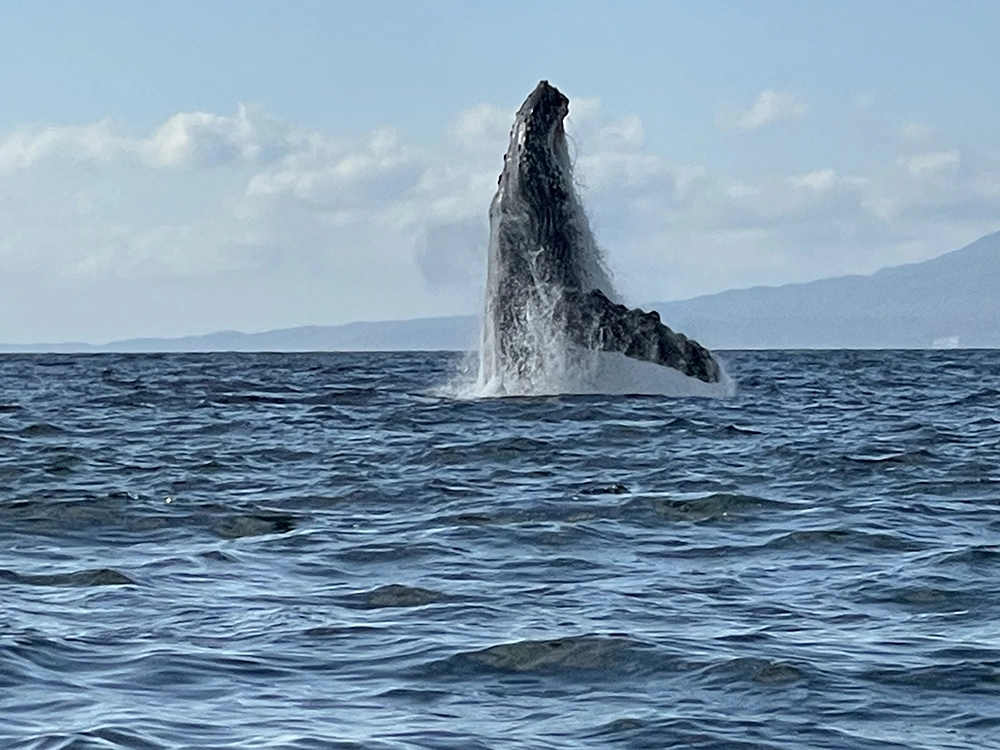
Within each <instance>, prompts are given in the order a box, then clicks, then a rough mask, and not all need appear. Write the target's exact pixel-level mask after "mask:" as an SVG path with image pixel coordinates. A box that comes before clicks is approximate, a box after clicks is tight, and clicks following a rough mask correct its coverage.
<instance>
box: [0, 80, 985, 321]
mask: <svg viewBox="0 0 1000 750" xmlns="http://www.w3.org/2000/svg"><path fill="white" fill-rule="evenodd" d="M764 93H767V92H764ZM771 93H774V92H771ZM762 96H763V95H762ZM760 101H761V100H760V99H758V104H760ZM775 102H776V100H775V99H774V98H773V97H771V98H767V97H765V105H762V107H761V108H758V106H757V105H755V106H754V109H753V110H751V111H750V112H744V113H741V114H740V119H742V118H748V117H750V118H751V119H750V120H747V122H748V123H750V122H753V123H763V122H764V121H765V120H767V121H774V120H773V119H768V118H773V117H775V116H777V115H776V114H775V113H780V112H785V113H786V114H785V115H784V116H790V115H788V113H789V112H793V113H794V112H795V111H796V106H798V105H801V103H798V105H796V104H795V103H796V102H798V100H793V103H792V104H791V105H790V104H789V103H788V101H785V102H784V103H783V104H782V103H781V100H778V103H777V104H776V103H775ZM801 106H804V105H801ZM572 111H573V113H574V117H573V118H572V119H571V121H569V122H568V125H567V127H568V129H569V131H570V135H571V138H572V140H573V144H574V146H573V151H574V152H575V153H576V154H577V159H576V170H577V171H576V174H577V177H578V179H579V181H580V184H581V186H582V197H583V200H584V203H585V206H586V208H587V211H588V214H589V216H590V218H591V221H592V224H593V226H594V228H595V231H596V233H597V238H598V241H599V242H600V243H601V244H602V245H603V246H604V247H606V248H607V250H608V255H609V259H610V261H611V264H612V266H613V268H614V270H615V272H616V278H617V279H618V280H619V282H620V283H621V285H622V286H623V287H624V291H625V292H626V299H631V300H632V301H634V302H639V301H644V300H653V299H665V298H670V297H677V296H691V295H695V294H699V293H706V292H711V291H716V290H719V289H722V288H726V287H729V286H746V285H751V284H759V283H783V282H786V281H793V280H804V279H808V278H816V277H819V276H823V275H832V274H838V273H849V272H865V271H871V270H874V269H875V268H877V267H879V266H882V265H885V264H887V263H890V262H903V261H908V260H920V259H922V258H923V257H927V256H928V255H930V254H933V253H934V252H942V251H944V250H947V249H951V248H953V247H957V246H959V245H960V244H961V243H962V242H964V241H967V240H968V239H972V238H974V237H975V236H976V235H977V234H982V233H985V232H986V231H989V230H991V229H996V228H998V226H997V224H998V221H997V219H996V217H997V216H1000V155H998V154H995V153H990V152H971V151H968V150H963V151H961V152H960V151H958V150H940V151H927V152H926V153H923V152H920V153H909V154H902V155H900V154H897V153H886V154H884V156H883V157H882V159H881V161H879V162H875V163H872V164H869V165H868V168H867V169H866V170H864V172H863V173H857V172H854V171H853V170H852V171H851V172H848V173H845V172H844V171H843V170H841V169H838V165H837V164H818V165H815V166H814V167H813V168H809V169H802V170H799V171H795V172H792V173H785V174H782V173H767V172H764V173H760V172H753V171H745V172H743V173H737V174H724V173H719V172H717V171H713V170H710V169H708V168H706V167H705V166H703V165H698V164H677V163H673V162H672V161H671V159H670V155H669V154H666V153H657V152H655V151H653V150H651V149H650V147H649V146H648V145H647V137H646V136H647V133H646V127H645V125H644V123H643V122H642V120H641V119H640V118H639V117H638V116H636V115H632V114H626V115H622V116H618V117H614V116H612V115H611V114H610V113H608V112H607V111H605V109H604V108H603V107H602V106H601V105H600V102H599V101H597V100H587V99H579V98H574V100H573V104H572ZM755 111H756V114H754V112H755ZM505 112H506V110H504V109H502V108H498V107H494V106H491V105H479V106H477V107H474V108H472V109H470V110H468V111H466V112H462V113H459V115H458V116H457V117H456V118H455V119H454V121H453V122H452V124H451V125H450V126H449V127H448V130H447V132H446V135H447V136H448V137H450V139H451V140H449V141H446V145H445V146H444V147H442V148H429V147H424V146H419V145H417V144H413V143H411V142H409V141H408V139H407V138H406V137H405V135H404V134H403V133H401V132H400V131H398V130H396V129H393V128H391V127H383V128H377V129H374V130H372V131H371V133H369V134H368V136H366V137H364V138H361V139H355V140H353V141H352V140H350V139H346V138H342V137H340V136H339V135H338V134H331V133H325V132H318V131H315V130H308V129H303V128H298V127H295V126H293V125H291V124H288V123H285V122H282V121H280V120H279V119H277V118H274V117H270V116H268V115H266V114H264V113H262V112H260V111H258V110H255V109H253V108H240V110H239V111H238V112H237V113H236V114H235V115H220V114H212V113H191V112H187V113H179V114H177V115H174V116H173V117H171V118H169V119H168V120H167V121H166V122H164V123H162V124H161V125H160V126H158V127H156V128H154V129H153V130H152V132H151V133H149V134H148V135H146V136H143V137H136V136H134V135H131V134H130V133H128V132H127V131H126V130H125V129H124V128H123V127H122V126H121V125H119V124H115V123H113V122H111V121H100V122H97V123H93V124H90V125H82V126H52V127H47V128H36V129H29V128H21V129H18V130H15V131H14V132H12V133H9V134H8V135H6V136H5V137H3V138H0V191H2V192H3V195H4V197H5V200H4V201H3V202H0V227H2V229H0V300H3V299H6V300H7V301H6V302H0V310H7V312H6V313H4V315H5V317H4V318H2V319H0V321H2V320H7V321H11V322H9V323H6V324H3V325H0V340H7V341H12V340H17V339H19V338H20V339H21V340H24V339H27V338H34V339H39V338H49V339H52V338H63V339H65V338H71V337H74V336H75V337H82V338H90V339H94V338H114V337H120V336H126V335H164V334H183V333H190V332H194V331H197V330H206V329H218V328H224V327H236V328H244V329H252V328H267V327H278V326H282V325H297V324H304V323H335V322H343V321H346V320H351V319H365V318H367V319H374V318H390V317H416V316H425V315H434V314H451V313H458V312H466V311H474V310H476V309H477V308H478V300H479V296H478V295H480V294H481V292H480V289H481V286H482V283H483V274H484V271H483V263H484V259H485V243H486V240H487V227H486V223H487V222H486V214H487V208H488V205H489V201H490V198H491V196H492V194H493V192H494V191H495V189H496V180H497V174H498V173H499V170H500V168H501V166H502V154H503V151H504V150H505V148H506V139H507V134H508V130H509V127H510V122H509V121H510V120H511V119H512V116H513V115H512V112H510V113H506V114H505ZM751 115H753V117H751ZM115 285H117V286H115ZM112 288H113V289H115V290H117V291H115V292H114V294H118V295H125V296H128V298H129V299H133V302H132V303H130V304H132V307H131V308H130V311H129V314H128V315H122V314H121V313H120V310H118V311H117V312H116V309H115V308H114V305H115V304H117V303H115V302H114V294H112V293H111V292H109V291H108V290H109V289H112ZM23 289H31V290H33V295H34V296H33V297H32V298H30V299H29V297H28V296H25V295H24V294H22V291H21V290H23ZM68 290H70V291H72V290H76V291H74V292H72V293H73V294H77V295H78V297H79V299H80V300H84V299H86V300H87V301H86V302H84V301H78V302H77V303H75V304H77V306H78V308H79V309H81V310H89V311H90V312H87V313H86V314H83V313H81V314H79V315H74V316H72V318H73V319H72V320H67V315H66V314H65V313H64V314H62V317H61V318H60V317H58V316H57V315H56V313H57V312H58V311H59V310H60V309H61V307H60V306H61V305H63V301H64V300H65V299H69V296H72V295H71V294H70V291H68ZM137 290H139V291H137ZM140 291H142V294H140ZM168 292H169V294H168ZM19 295H20V296H19ZM45 295H49V296H48V297H46V296H45ZM67 295H69V296H67ZM81 295H82V296H81ZM87 295H90V296H87ZM130 295H131V296H130ZM136 295H138V296H136ZM143 295H145V297H144V296H143ZM157 295H161V296H159V297H158V296H157ZM164 295H165V296H164ZM171 295H173V297H171ZM21 298H24V300H25V301H24V303H23V304H24V305H29V304H30V305H35V306H43V307H46V308H47V309H52V310H53V311H54V312H53V314H52V320H51V321H50V322H49V323H45V325H49V326H50V329H43V328H41V327H39V326H42V325H43V322H44V320H45V319H44V318H43V317H39V316H30V315H27V313H24V312H23V311H22V312H18V310H19V309H20V308H16V309H15V308H13V307H10V306H11V305H14V304H15V303H14V302H12V301H10V300H16V299H21ZM146 298H148V299H153V298H155V299H161V300H162V299H167V300H169V299H172V298H176V303H158V304H156V305H153V304H151V303H150V304H146V303H144V302H143V299H146ZM67 304H68V303H67ZM2 305H7V307H2ZM8 308H9V309H8ZM25 309H27V308H25ZM102 311H103V312H102ZM102 315H103V317H101V316H102ZM88 316H89V317H88ZM98 319H100V320H103V322H95V321H98ZM25 321H30V325H34V326H36V328H32V329H29V327H27V326H28V325H29V324H28V323H26V322H25ZM88 321H90V322H89V323H88ZM4 325H6V328H5V327H4ZM74 325H75V326H78V327H77V328H73V327H72V326H74ZM88 325H89V326H91V327H90V328H87V326H88ZM58 326H63V328H58ZM46 330H50V332H49V333H46Z"/></svg>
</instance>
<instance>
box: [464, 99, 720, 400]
mask: <svg viewBox="0 0 1000 750" xmlns="http://www.w3.org/2000/svg"><path fill="white" fill-rule="evenodd" d="M568 113H569V99H567V97H566V96H564V95H563V94H562V93H561V92H560V91H559V90H558V89H557V88H555V87H554V86H552V85H550V84H549V82H548V81H541V82H540V83H539V84H538V85H537V86H536V87H535V89H534V90H533V91H532V92H531V94H529V95H528V98H527V99H525V101H524V103H523V104H522V105H521V107H520V109H518V110H517V114H516V116H515V118H514V124H513V126H512V127H511V131H510V144H509V147H508V149H507V152H506V154H505V155H504V163H503V170H502V171H501V173H500V177H499V179H498V181H497V190H496V194H495V195H494V197H493V200H492V202H491V203H490V209H489V220H490V239H489V255H488V264H487V279H486V295H485V297H486V299H485V311H484V316H483V326H482V340H481V343H480V363H479V364H480V370H479V381H480V384H481V385H483V386H487V385H488V384H491V386H492V388H493V389H494V390H496V391H499V392H501V393H502V392H514V393H518V392H530V391H531V390H532V388H533V385H535V384H537V383H539V382H542V381H546V382H551V380H552V376H553V371H555V370H558V371H559V373H560V374H561V376H563V377H565V376H567V375H572V374H573V372H572V371H573V370H575V369H581V368H583V369H586V368H587V367H588V366H589V367H591V369H592V365H588V363H592V362H593V361H594V357H593V356H592V355H594V354H595V353H607V354H611V355H616V356H618V357H619V360H620V361H623V362H624V361H629V362H640V363H645V364H646V365H648V366H655V367H656V368H669V369H671V370H673V371H676V373H680V374H681V375H683V376H684V377H685V378H691V379H695V380H697V381H701V382H702V383H706V384H713V383H718V382H719V381H720V379H722V378H723V377H724V374H723V372H722V369H721V367H720V365H719V363H718V362H717V361H716V359H715V358H714V357H713V356H712V354H711V353H710V352H709V351H708V350H707V349H706V348H705V347H703V346H701V345H700V344H699V343H698V342H696V341H694V340H692V339H689V338H687V337H686V336H684V335H683V334H681V333H677V332H674V331H673V330H671V329H670V328H669V327H668V326H666V325H665V324H664V323H663V322H662V321H661V320H660V316H659V314H658V313H657V312H656V311H650V312H646V311H643V310H641V309H637V308H629V307H628V306H626V305H624V304H622V303H621V302H620V301H619V300H618V298H617V293H616V292H615V289H614V286H613V284H612V281H611V275H610V273H609V272H608V270H607V267H606V264H605V262H604V260H603V255H602V252H601V250H600V248H599V246H598V245H597V242H596V241H595V239H594V236H593V233H592V232H591V230H590V227H589V222H588V220H587V215H586V212H585V211H584V208H583V205H582V203H581V201H580V198H579V196H578V194H577V192H576V190H575V186H574V180H573V169H572V161H571V159H570V155H569V149H568V146H567V140H566V133H565V130H564V122H563V121H564V119H565V117H566V115H567V114H568ZM622 358H624V359H622Z"/></svg>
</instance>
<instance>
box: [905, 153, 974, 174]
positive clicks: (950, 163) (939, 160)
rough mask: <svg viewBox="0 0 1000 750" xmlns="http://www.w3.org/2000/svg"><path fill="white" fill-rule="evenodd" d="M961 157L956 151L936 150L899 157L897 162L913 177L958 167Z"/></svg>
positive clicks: (952, 169)
mask: <svg viewBox="0 0 1000 750" xmlns="http://www.w3.org/2000/svg"><path fill="white" fill-rule="evenodd" d="M961 162H962V159H961V155H960V154H959V152H958V151H937V152H934V153H929V154H915V155H913V156H907V157H900V158H899V164H900V166H902V167H904V168H905V169H906V171H907V172H909V173H910V174H911V175H913V176H914V177H920V176H921V175H928V174H935V173H940V172H950V171H954V170H956V169H958V167H959V165H960V164H961Z"/></svg>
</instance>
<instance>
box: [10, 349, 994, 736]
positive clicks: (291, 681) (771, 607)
mask: <svg viewBox="0 0 1000 750" xmlns="http://www.w3.org/2000/svg"><path fill="white" fill-rule="evenodd" d="M721 358H722V359H723V361H724V362H725V364H726V366H727V368H728V370H729V372H730V374H731V375H732V376H733V377H734V378H735V380H736V381H737V382H738V384H739V391H738V394H737V395H736V396H735V397H734V398H731V399H726V400H708V399H694V398H665V397H638V396H634V397H628V396H614V397H610V396H586V397H583V396H573V397H567V396H563V397H540V398H516V399H491V400H455V399H450V398H447V397H443V396H441V395H436V394H439V393H440V389H441V387H442V386H443V385H445V384H446V383H447V382H448V381H449V380H450V379H451V378H452V377H453V376H454V373H455V371H456V369H457V368H458V366H459V361H458V357H457V355H451V354H423V353H404V354H346V353H316V354H210V355H193V354H192V355H183V354H169V355H79V356H74V355H6V356H2V357H0V748H3V749H4V750H9V749H12V748H18V749H19V748H24V749H28V748H30V749H32V750H57V749H67V750H68V749H69V748H74V749H75V750H82V749H84V748H86V749H90V748H94V749H97V748H136V749H137V750H153V749H155V748H198V749H199V750H200V749H203V748H295V749H297V750H320V749H325V748H338V749H339V748H343V749H346V748H358V749H360V748H373V749H383V748H385V749H389V748H393V749H403V748H456V749H457V748H461V749H463V750H475V749H478V748H491V749H492V748H704V749H706V750H707V749H709V748H711V749H716V748H719V749H722V748H725V749H726V750H730V749H747V750H749V749H750V748H775V749H776V748H783V749H789V750H790V749H792V748H796V749H799V748H801V749H803V750H805V749H807V748H808V749H810V750H812V749H814V748H844V749H845V750H848V749H849V750H866V749H868V748H900V749H903V748H906V749H907V750H910V749H917V748H970V749H974V750H983V749H984V748H1000V351H908V352H879V351H867V352H866V351H856V352H855V351H833V352H728V353H723V354H722V357H721Z"/></svg>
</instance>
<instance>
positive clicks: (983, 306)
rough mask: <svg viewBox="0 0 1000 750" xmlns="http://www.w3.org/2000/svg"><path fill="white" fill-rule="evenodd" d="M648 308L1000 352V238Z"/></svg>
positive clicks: (429, 337)
mask: <svg viewBox="0 0 1000 750" xmlns="http://www.w3.org/2000/svg"><path fill="white" fill-rule="evenodd" d="M644 307H645V308H646V309H650V308H653V309H656V310H658V311H659V312H660V316H661V318H662V319H663V321H664V322H665V323H666V324H667V325H669V326H670V327H671V328H673V329H674V330H677V331H682V332H683V333H685V334H687V335H688V336H689V337H691V338H694V339H697V340H698V341H699V342H701V343H702V344H704V345H705V346H707V347H709V348H712V349H825V348H829V349H894V348H900V349H908V348H918V349H923V348H930V347H953V346H962V347H987V348H1000V232H997V233H996V234H991V235H987V236H986V237H983V238H982V239H979V240H976V241H975V242H973V243H972V244H971V245H968V246H966V247H963V248H962V249H961V250H955V251H953V252H950V253H946V254H945V255H941V256H939V257H937V258H934V259H932V260H928V261H924V262H923V263H913V264H910V265H905V266H895V267H892V268H884V269H882V270H881V271H878V272H876V273H874V274H872V275H870V276H838V277H836V278H832V279H822V280H820V281H811V282H808V283H804V284H787V285H785V286H778V287H753V288H752V289H737V290H732V291H728V292H721V293H719V294H711V295H707V296H704V297H695V298H693V299H688V300H681V301H677V302H661V303H654V304H652V305H644ZM478 331H479V323H478V320H477V319H476V318H475V316H471V315H468V316H454V317H449V318H422V319H419V320H388V321H381V322H366V323H349V324H347V325H341V326H305V327H301V328H284V329H280V330H275V331H266V332H263V333H240V332H239V331H222V332H219V333H210V334H207V335H204V336H185V337H183V338H172V339H152V338H151V339H130V340H128V341H116V342H113V343H111V344H104V345H92V344H80V343H63V344H31V345H0V351H3V352H32V351H33V352H39V351H42V352H153V351H156V352H179V351H183V352H204V351H417V350H424V351H435V350H441V351H444V350H449V351H461V350H469V349H475V348H476V346H477V345H478Z"/></svg>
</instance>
